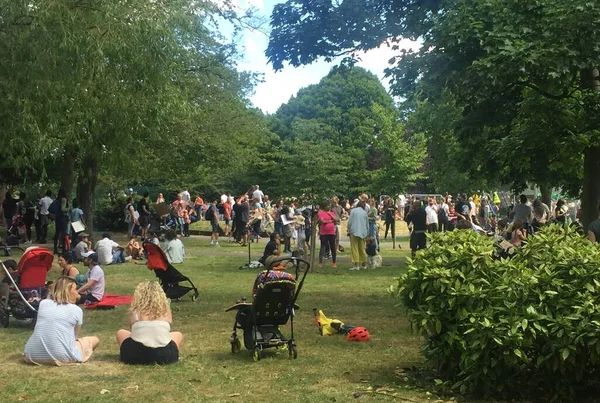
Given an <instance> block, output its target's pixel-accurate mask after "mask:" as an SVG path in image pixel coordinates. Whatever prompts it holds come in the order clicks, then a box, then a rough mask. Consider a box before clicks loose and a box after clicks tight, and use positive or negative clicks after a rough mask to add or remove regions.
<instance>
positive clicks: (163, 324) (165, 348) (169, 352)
mask: <svg viewBox="0 0 600 403" xmlns="http://www.w3.org/2000/svg"><path fill="white" fill-rule="evenodd" d="M172 320H173V319H172V316H171V308H170V307H169V301H168V300H167V296H166V295H165V292H164V291H163V289H162V287H161V286H160V284H158V282H156V281H144V282H142V283H140V284H138V285H137V287H136V288H135V292H134V293H133V302H132V303H131V307H130V309H129V326H130V329H131V331H129V330H124V329H121V330H119V331H118V332H117V343H118V344H119V346H120V360H121V362H124V363H125V364H139V365H150V364H160V365H163V364H171V363H173V362H177V361H178V360H179V350H180V349H181V343H182V342H183V335H182V334H181V333H179V332H171V322H172Z"/></svg>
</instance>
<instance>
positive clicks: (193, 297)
mask: <svg viewBox="0 0 600 403" xmlns="http://www.w3.org/2000/svg"><path fill="white" fill-rule="evenodd" d="M192 301H194V302H196V301H198V293H194V295H192Z"/></svg>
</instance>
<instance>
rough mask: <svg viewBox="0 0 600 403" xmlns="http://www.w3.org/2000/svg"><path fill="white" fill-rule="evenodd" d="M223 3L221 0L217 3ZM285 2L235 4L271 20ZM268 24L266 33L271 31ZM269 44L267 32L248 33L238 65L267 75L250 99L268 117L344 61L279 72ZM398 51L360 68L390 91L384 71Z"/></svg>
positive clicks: (242, 0) (367, 58)
mask: <svg viewBox="0 0 600 403" xmlns="http://www.w3.org/2000/svg"><path fill="white" fill-rule="evenodd" d="M217 1H219V0H217ZM284 2H285V0H232V3H233V4H234V6H235V7H236V8H238V9H239V10H240V11H243V10H246V9H248V8H249V7H254V8H256V9H257V10H258V12H259V14H261V15H262V16H264V17H266V19H267V21H268V20H269V19H270V16H271V12H272V11H273V7H274V6H275V5H276V4H279V3H284ZM268 29H269V27H268V24H265V27H264V30H265V31H268ZM268 43H269V38H268V35H266V34H265V33H264V32H258V31H249V30H247V31H246V32H245V33H244V37H243V38H242V40H241V45H242V48H243V50H244V58H243V60H242V61H241V62H240V63H239V64H238V68H239V69H240V70H248V71H254V72H259V73H263V74H264V82H262V83H259V84H258V85H257V86H256V89H255V93H254V95H253V96H251V97H250V100H251V101H252V103H253V104H254V105H255V106H256V107H258V108H260V109H261V110H262V111H263V112H265V113H274V112H275V111H277V108H279V106H280V105H281V104H283V103H286V102H287V101H288V100H289V99H290V97H292V96H294V95H296V93H297V92H298V90H299V89H301V88H303V87H306V86H308V85H310V84H316V83H318V82H319V81H320V80H321V79H322V78H323V77H324V76H325V75H327V73H328V72H329V70H331V68H332V67H333V66H335V65H337V64H338V63H339V61H340V60H341V59H340V60H337V61H332V62H330V63H327V62H325V61H324V60H322V59H321V60H318V61H317V62H314V63H312V64H310V65H307V66H301V67H292V66H289V65H286V66H285V67H284V68H283V70H281V71H279V72H275V71H274V70H273V67H272V66H271V65H270V64H268V63H267V58H266V56H265V50H266V49H267V45H268ZM403 47H404V48H408V47H414V43H411V42H410V41H406V42H401V43H400V49H402V48H403ZM397 53H398V51H392V50H391V49H390V48H387V47H386V46H382V47H381V48H379V49H374V50H372V51H369V52H366V53H363V54H362V55H361V59H362V61H360V62H359V63H357V64H358V65H359V66H361V67H364V68H365V69H367V70H369V71H371V72H372V73H373V74H375V75H376V76H377V77H379V79H380V80H381V81H382V83H383V84H384V86H385V87H386V88H387V87H388V85H387V84H388V83H387V79H384V69H385V68H386V67H388V60H389V59H391V58H392V57H393V56H395V55H397Z"/></svg>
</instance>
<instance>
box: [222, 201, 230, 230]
mask: <svg viewBox="0 0 600 403" xmlns="http://www.w3.org/2000/svg"><path fill="white" fill-rule="evenodd" d="M223 221H225V236H226V237H228V238H229V239H231V202H230V201H229V197H227V199H226V200H225V203H223Z"/></svg>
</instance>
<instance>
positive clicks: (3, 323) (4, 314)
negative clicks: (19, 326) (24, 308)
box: [0, 309, 8, 328]
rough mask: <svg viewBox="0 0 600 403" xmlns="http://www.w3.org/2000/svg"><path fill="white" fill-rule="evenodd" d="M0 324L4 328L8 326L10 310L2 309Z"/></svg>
mask: <svg viewBox="0 0 600 403" xmlns="http://www.w3.org/2000/svg"><path fill="white" fill-rule="evenodd" d="M0 326H2V327H3V328H7V327H8V312H6V311H5V310H4V309H0Z"/></svg>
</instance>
